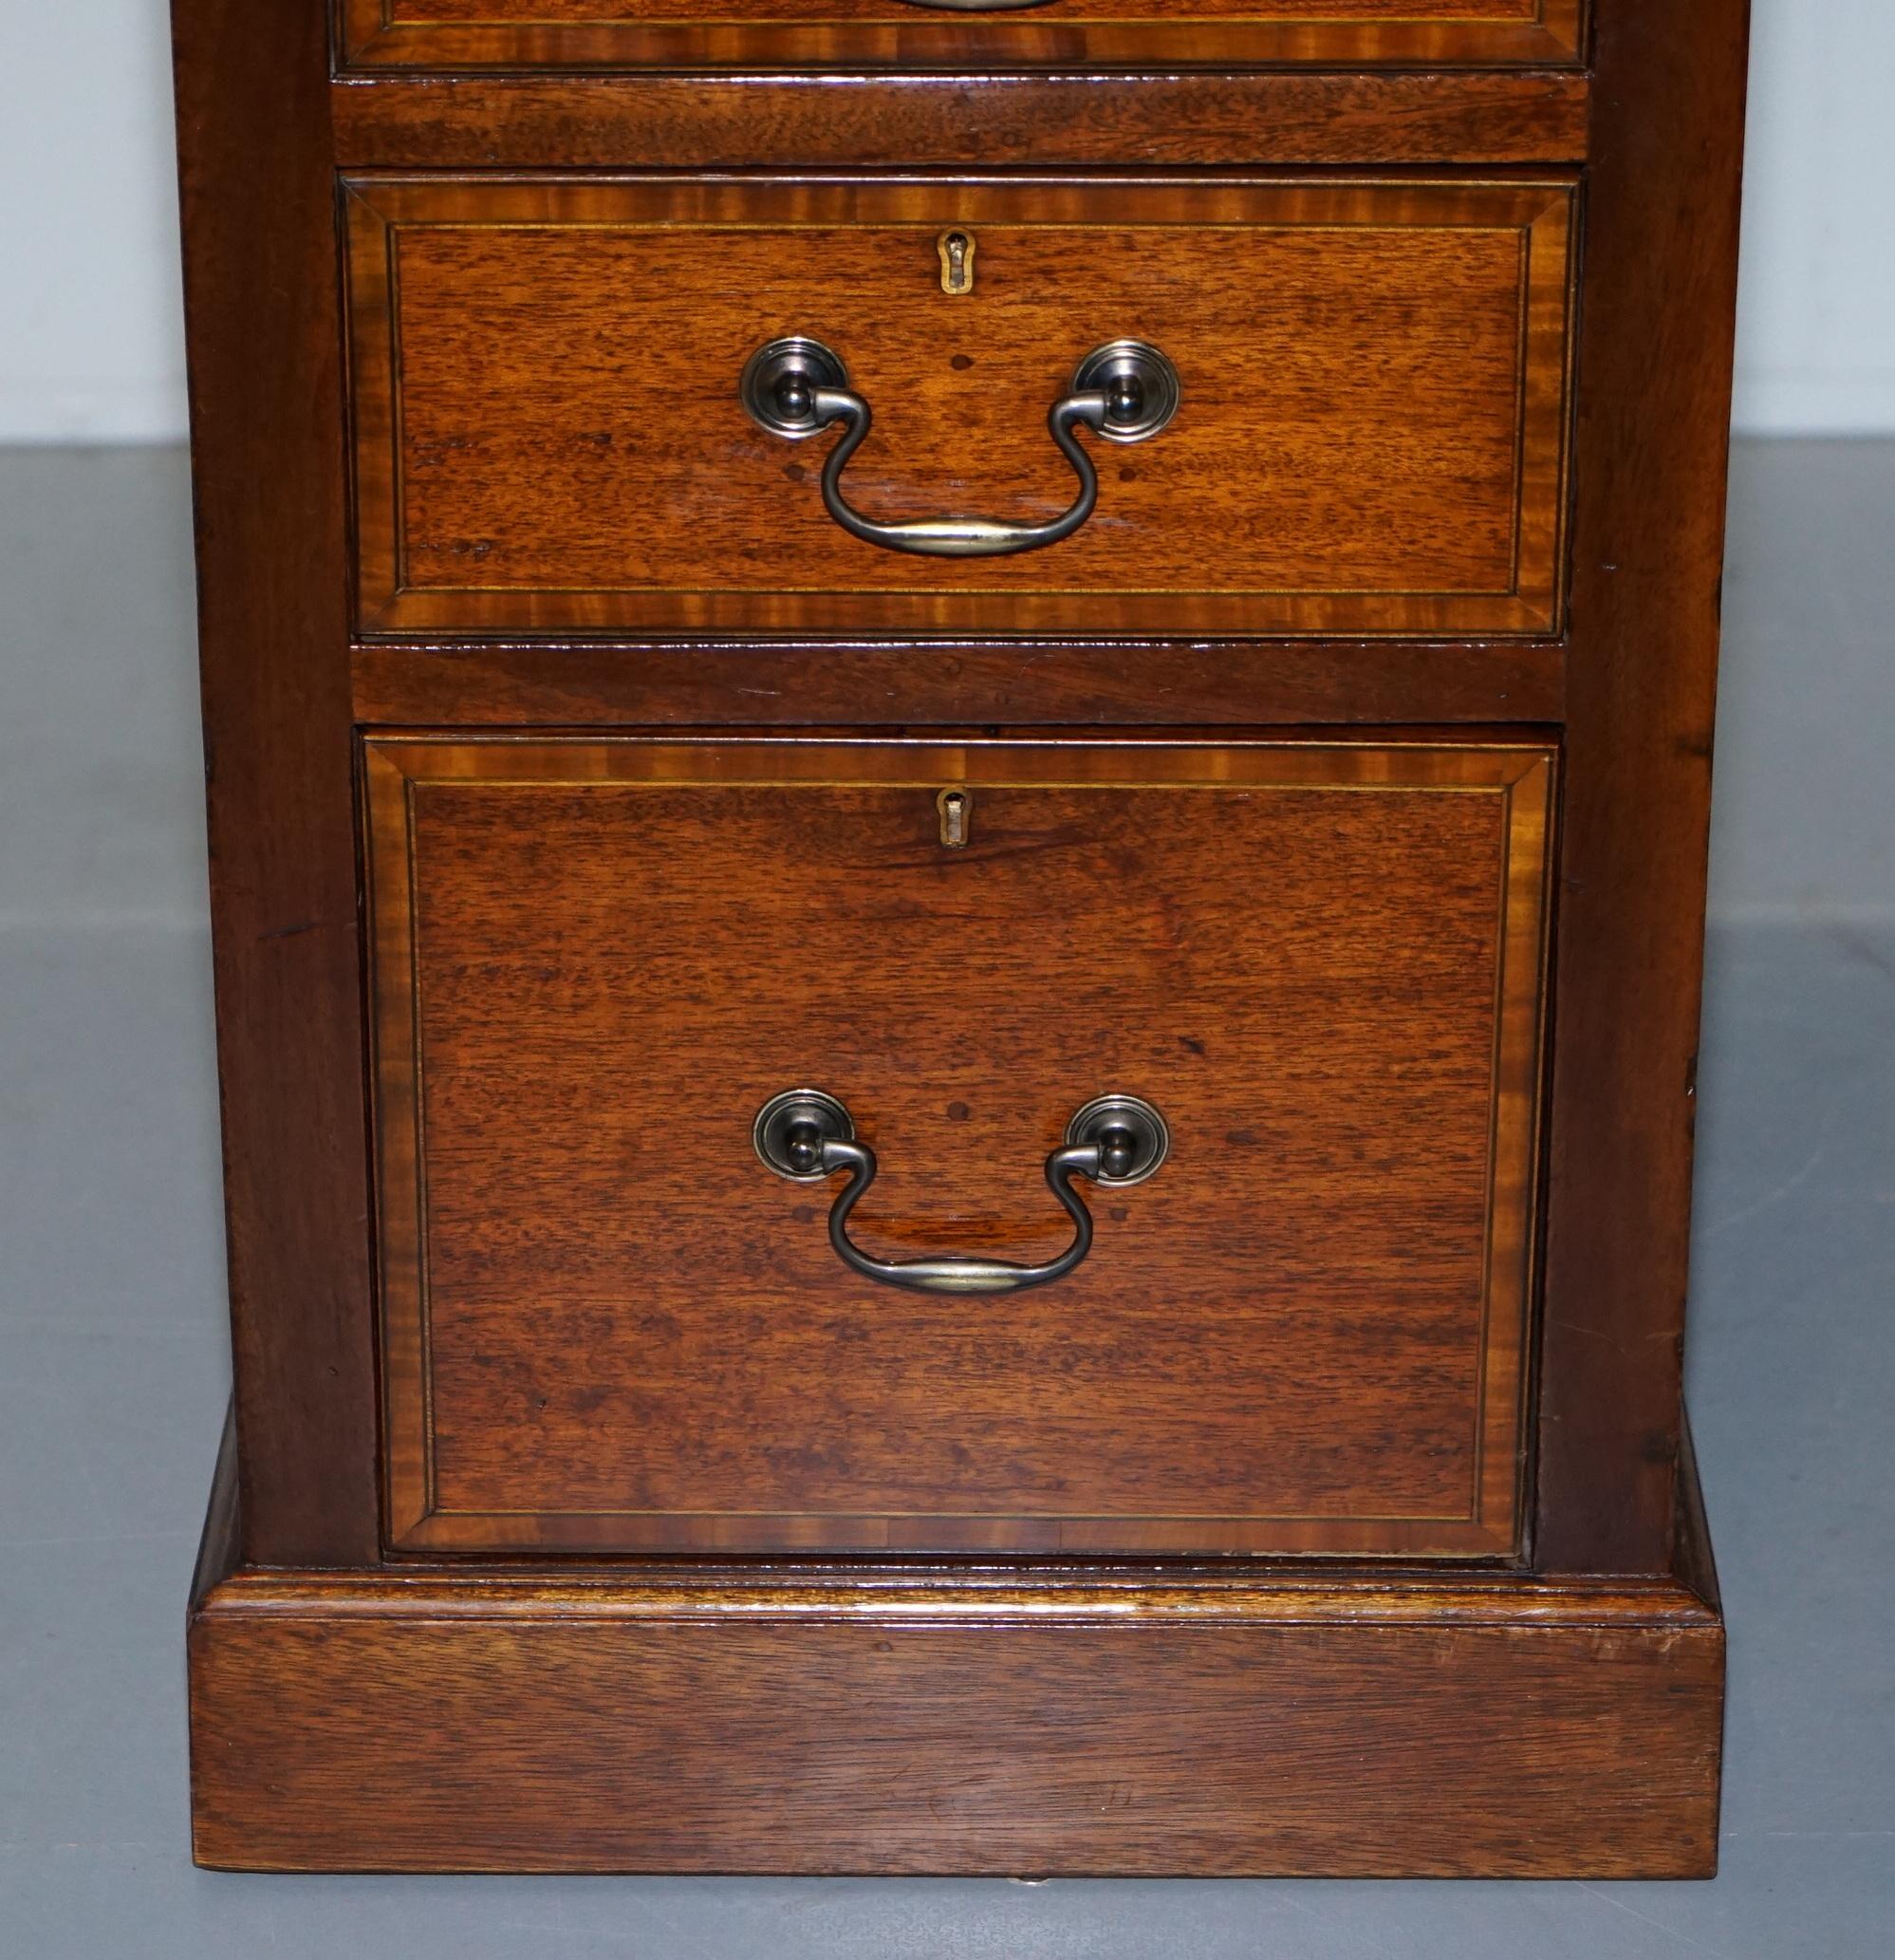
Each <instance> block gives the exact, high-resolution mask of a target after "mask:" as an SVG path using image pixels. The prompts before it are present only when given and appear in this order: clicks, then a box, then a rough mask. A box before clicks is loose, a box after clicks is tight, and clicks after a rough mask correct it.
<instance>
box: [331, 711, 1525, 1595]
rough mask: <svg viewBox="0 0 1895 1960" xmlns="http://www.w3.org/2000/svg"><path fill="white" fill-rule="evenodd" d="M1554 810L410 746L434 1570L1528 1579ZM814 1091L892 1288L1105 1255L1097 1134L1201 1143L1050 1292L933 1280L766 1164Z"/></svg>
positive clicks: (389, 1263)
mask: <svg viewBox="0 0 1895 1960" xmlns="http://www.w3.org/2000/svg"><path fill="white" fill-rule="evenodd" d="M1551 780H1552V757H1551V753H1550V752H1549V751H1548V750H1546V749H1545V748H1542V747H1537V746H1527V745H1459V746H1445V745H1423V744H1419V743H1407V744H1382V745H1374V744H1362V743H1347V744H1343V743H1310V742H1283V743H1245V744H1222V745H1217V746H1207V745H1191V744H1173V743H1155V742H1113V743H1106V742H1072V743H1060V742H1024V741H1023V742H1002V741H994V742H978V743H962V744H956V743H943V742H936V741H921V742H886V741H883V742H874V741H849V742H835V741H770V740H729V739H726V740H707V741H702V742H689V743H685V742H677V741H647V740H641V739H627V738H620V739H603V740H590V739H586V740H581V739H570V740H544V739H537V738H535V739H511V738H497V739H496V738H484V739H477V740H468V739H454V738H439V737H414V738H409V737H377V738H373V739H371V740H369V741H368V742H367V744H366V747H365V757H364V781H365V792H366V793H365V805H366V822H367V831H368V837H367V844H368V855H369V864H370V874H371V905H372V921H371V924H372V943H373V969H374V974H373V978H374V996H375V1034H376V1059H375V1069H376V1091H377V1123H378V1160H379V1186H380V1210H381V1235H380V1236H381V1288H382V1300H381V1313H382V1343H383V1348H382V1359H383V1377H384V1393H385V1399H386V1437H387V1462H386V1496H387V1505H388V1535H389V1539H390V1541H391V1543H392V1544H394V1545H397V1546H400V1547H409V1548H421V1547H437V1548H447V1549H458V1550H466V1551H496V1552H497V1551H506V1550H518V1549H528V1548H535V1547H564V1548H567V1549H571V1550H584V1551H602V1552H603V1551H623V1550H638V1549H666V1548H670V1549H686V1550H690V1549H698V1550H738V1549H744V1550H763V1549H797V1548H802V1549H810V1550H821V1549H847V1550H881V1549H890V1548H892V1549H903V1550H957V1549H983V1548H984V1549H992V1550H999V1551H1020V1552H1045V1551H1061V1550H1063V1551H1074V1552H1091V1553H1110V1552H1128V1553H1131V1552H1172V1553H1198V1552H1203V1553H1214V1552H1234V1551H1235V1552H1256V1553H1277V1552H1282V1553H1291V1552H1310V1551H1318V1552H1335V1553H1353V1554H1402V1555H1410V1556H1437V1557H1454V1556H1490V1557H1491V1556H1495V1555H1496V1554H1504V1553H1506V1552H1508V1551H1509V1550H1511V1549H1513V1548H1514V1545H1515V1544H1516V1541H1517V1534H1518V1518H1519V1509H1520V1505H1519V1490H1520V1484H1521V1479H1522V1434H1523V1416H1522V1383H1523V1371H1524V1360H1523V1357H1524V1351H1525V1338H1524V1335H1525V1327H1526V1319H1527V1299H1528V1274H1529V1270H1530V1264H1531V1241H1532V1223H1531V1198H1532V1191H1533V1163H1534V1137H1535V1113H1536V1101H1537V1076H1538V1055H1539V1038H1540V1000H1541V993H1542V980H1543V971H1544V950H1543V940H1544V915H1545V881H1546V840H1547V826H1548V816H1549V807H1550V797H1551ZM957 839H958V841H956V840H957ZM802 1088H815V1089H820V1090H822V1091H825V1092H827V1093H828V1094H830V1095H832V1096H833V1097H835V1098H836V1099H837V1100H838V1101H839V1102H840V1103H841V1104H842V1105H844V1106H845V1108H846V1110H847V1111H848V1113H849V1115H850V1116H851V1117H852V1119H853V1122H854V1126H855V1133H856V1136H857V1138H858V1139H859V1140H860V1142H861V1143H862V1144H864V1145H865V1146H867V1147H869V1148H871V1149H872V1150H873V1152H874V1153H875V1157H876V1159H877V1160H878V1162H879V1169H878V1171H877V1174H876V1175H875V1177H874V1179H873V1183H872V1184H871V1185H869V1187H868V1188H867V1190H866V1192H865V1194H864V1196H863V1198H862V1201H861V1203H860V1204H859V1206H858V1207H857V1209H856V1211H855V1213H854V1215H853V1216H852V1217H851V1218H850V1220H849V1221H848V1231H849V1233H850V1234H851V1236H852V1241H853V1242H854V1243H855V1244H856V1245H857V1246H858V1247H859V1248H860V1252H861V1256H862V1257H863V1258H864V1259H866V1260H874V1261H879V1262H884V1263H887V1262H900V1261H907V1260H927V1259H934V1258H937V1257H939V1256H947V1255H954V1256H957V1257H959V1258H962V1259H977V1260H987V1261H990V1262H991V1261H996V1260H997V1261H1011V1262H1014V1263H1028V1264H1031V1263H1038V1262H1046V1261H1050V1260H1056V1259H1058V1258H1059V1256H1060V1255H1061V1254H1062V1253H1063V1252H1064V1251H1065V1250H1066V1249H1067V1248H1068V1244H1069V1242H1070V1241H1072V1240H1073V1237H1074V1225H1073V1223H1072V1221H1071V1220H1069V1219H1068V1216H1067V1215H1066V1213H1065V1212H1064V1211H1063V1210H1062V1208H1061V1206H1060V1204H1056V1203H1055V1202H1054V1198H1053V1195H1052V1194H1051V1193H1050V1191H1049V1189H1048V1185H1047V1184H1046V1182H1045V1181H1044V1180H1043V1178H1042V1175H1041V1167H1042V1166H1043V1165H1044V1164H1045V1163H1046V1161H1047V1160H1048V1158H1049V1155H1050V1153H1051V1152H1053V1151H1055V1150H1057V1149H1059V1148H1061V1144H1062V1138H1063V1135H1064V1133H1065V1130H1066V1127H1067V1125H1068V1119H1069V1118H1071V1117H1072V1116H1073V1114H1074V1112H1075V1111H1079V1110H1080V1109H1081V1108H1082V1106H1084V1105H1086V1104H1087V1103H1088V1102H1090V1101H1091V1100H1092V1099H1093V1098H1095V1097H1098V1096H1101V1095H1104V1094H1108V1093H1118V1094H1126V1095H1131V1096H1136V1097H1139V1098H1143V1100H1144V1101H1145V1102H1147V1103H1149V1104H1150V1105H1151V1106H1153V1107H1154V1108H1155V1109H1157V1110H1158V1111H1160V1112H1161V1115H1162V1118H1163V1120H1164V1123H1165V1125H1166V1127H1167V1129H1168V1130H1169V1144H1170V1148H1169V1154H1168V1156H1167V1157H1166V1158H1165V1160H1164V1161H1163V1163H1162V1164H1161V1166H1160V1167H1159V1168H1158V1169H1157V1171H1156V1172H1155V1173H1154V1174H1153V1175H1152V1176H1150V1177H1149V1178H1148V1179H1146V1180H1145V1181H1143V1182H1142V1183H1139V1184H1137V1185H1135V1186H1134V1185H1118V1184H1114V1183H1111V1182H1109V1181H1094V1180H1093V1179H1091V1178H1090V1177H1088V1176H1087V1175H1086V1174H1084V1173H1083V1172H1082V1173H1080V1174H1076V1175H1075V1176H1074V1177H1073V1179H1072V1183H1073V1187H1074V1189H1075V1191H1076V1193H1077V1195H1078V1198H1079V1199H1081V1200H1083V1201H1084V1203H1085V1204H1087V1205H1088V1206H1089V1210H1090V1215H1091V1217H1092V1219H1093V1220H1094V1221H1095V1223H1096V1239H1095V1241H1094V1242H1093V1244H1092V1246H1091V1249H1090V1252H1089V1254H1088V1255H1087V1257H1086V1258H1085V1259H1084V1260H1082V1261H1081V1262H1079V1263H1078V1264H1077V1265H1076V1266H1074V1267H1073V1269H1072V1270H1071V1271H1070V1272H1068V1273H1067V1274H1065V1276H1064V1277H1061V1278H1059V1279H1056V1280H1054V1281H1052V1282H1051V1283H1047V1284H1042V1285H1037V1286H1034V1287H1031V1289H1023V1290H1013V1291H999V1292H982V1291H972V1292H970V1291H965V1290H960V1287H961V1285H963V1284H964V1283H965V1279H966V1275H965V1271H964V1269H960V1270H958V1271H957V1272H955V1273H950V1274H949V1275H947V1276H946V1278H945V1279H944V1281H943V1283H945V1284H948V1285H950V1286H952V1287H954V1289H955V1290H946V1291H938V1290H920V1291H917V1290H910V1288H908V1287H906V1286H901V1287H898V1286H895V1285H890V1284H886V1283H882V1281H880V1280H878V1279H876V1278H874V1277H870V1276H866V1275H864V1273H861V1272H858V1271H856V1270H853V1269H851V1267H850V1266H848V1265H846V1264H845V1262H844V1260H842V1259H841V1258H839V1257H838V1255H837V1252H836V1251H835V1250H834V1249H832V1247H831V1244H830V1241H829V1238H828V1236H827V1231H826V1219H827V1213H828V1208H829V1206H830V1204H831V1203H832V1202H833V1200H834V1198H835V1197H836V1196H837V1195H838V1194H839V1193H841V1192H842V1191H843V1189H844V1187H845V1178H844V1176H843V1175H841V1174H840V1173H838V1174H834V1175H831V1176H829V1177H827V1178H826V1179H825V1178H822V1177H821V1176H820V1172H818V1175H817V1179H816V1181H813V1182H806V1183H796V1182H790V1181H788V1180H786V1179H785V1178H784V1177H782V1176H779V1175H774V1174H772V1172H771V1169H770V1168H769V1167H768V1166H767V1165H766V1164H765V1163H764V1162H763V1161H761V1159H760V1157H759V1155H758V1153H757V1150H756V1148H754V1141H753V1137H752V1125H753V1122H754V1120H755V1118H756V1116H757V1114H758V1111H760V1110H761V1109H762V1108H763V1107H764V1106H765V1105H766V1104H768V1103H769V1102H770V1100H771V1097H772V1096H773V1095H775V1094H777V1093H778V1092H782V1091H785V1090H793V1089H802ZM909 1277H910V1278H912V1277H913V1276H912V1275H911V1276H909Z"/></svg>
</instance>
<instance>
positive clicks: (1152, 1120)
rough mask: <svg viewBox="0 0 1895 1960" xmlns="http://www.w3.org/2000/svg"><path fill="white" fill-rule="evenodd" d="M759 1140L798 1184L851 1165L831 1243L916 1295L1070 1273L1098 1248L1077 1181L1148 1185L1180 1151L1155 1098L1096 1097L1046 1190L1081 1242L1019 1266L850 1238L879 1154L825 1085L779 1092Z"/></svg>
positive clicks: (1009, 1289)
mask: <svg viewBox="0 0 1895 1960" xmlns="http://www.w3.org/2000/svg"><path fill="white" fill-rule="evenodd" d="M751 1140H752V1143H753V1144H754V1145H755V1147H756V1153H757V1155H758V1156H759V1157H760V1158H762V1159H763V1161H764V1163H766V1164H767V1165H769V1167H771V1170H773V1171H775V1172H776V1174H777V1175H778V1176H779V1177H786V1178H789V1179H790V1180H791V1181H792V1182H793V1183H796V1184H820V1183H821V1182H822V1181H823V1180H824V1179H825V1178H827V1177H832V1176H834V1174H835V1173H836V1172H837V1171H839V1170H845V1171H847V1172H848V1174H849V1181H848V1183H847V1184H846V1185H844V1186H843V1188H842V1191H841V1193H840V1195H839V1196H838V1197H837V1199H836V1202H835V1203H834V1204H832V1205H831V1206H830V1207H829V1243H830V1244H831V1245H832V1246H833V1247H834V1248H835V1253H836V1257H837V1258H838V1259H840V1260H842V1262H843V1264H844V1265H845V1266H847V1267H848V1268H849V1270H850V1271H851V1272H855V1273H860V1274H861V1275H862V1276H863V1278H864V1279H875V1280H879V1281H880V1282H881V1283H882V1285H884V1286H901V1287H905V1288H907V1289H908V1290H909V1291H910V1292H914V1293H1017V1292H1019V1291H1020V1289H1021V1288H1022V1287H1027V1286H1045V1285H1047V1284H1048V1283H1049V1282H1050V1281H1051V1280H1054V1279H1065V1277H1066V1276H1067V1274H1068V1273H1070V1272H1071V1271H1072V1270H1073V1268H1074V1267H1075V1266H1077V1265H1078V1264H1079V1263H1080V1262H1081V1261H1082V1260H1084V1259H1085V1258H1086V1256H1087V1253H1089V1252H1090V1251H1091V1250H1092V1214H1091V1213H1090V1212H1089V1211H1088V1210H1087V1208H1086V1201H1085V1200H1084V1199H1083V1198H1081V1197H1080V1195H1079V1193H1078V1192H1077V1191H1076V1190H1074V1189H1073V1184H1072V1181H1073V1179H1074V1178H1079V1177H1083V1178H1087V1179H1089V1180H1090V1181H1091V1182H1092V1183H1093V1184H1096V1185H1137V1184H1143V1182H1144V1180H1145V1179H1146V1178H1148V1177H1150V1176H1151V1175H1152V1173H1153V1172H1154V1171H1155V1170H1157V1169H1158V1167H1159V1166H1160V1165H1161V1164H1162V1163H1163V1162H1164V1160H1165V1157H1166V1156H1167V1155H1168V1154H1169V1152H1170V1149H1171V1133H1170V1131H1169V1130H1167V1129H1166V1128H1165V1126H1164V1118H1163V1117H1162V1116H1161V1115H1160V1114H1159V1113H1158V1111H1156V1110H1155V1109H1153V1108H1152V1106H1151V1105H1150V1104H1149V1103H1147V1102H1142V1101H1141V1100H1140V1099H1139V1098H1138V1097H1137V1096H1135V1095H1101V1096H1095V1097H1094V1098H1093V1099H1092V1100H1091V1101H1090V1102H1089V1103H1087V1105H1086V1107H1085V1108H1084V1109H1083V1110H1080V1111H1078V1112H1077V1113H1076V1114H1075V1115H1074V1116H1073V1118H1072V1120H1071V1122H1069V1123H1068V1125H1067V1126H1066V1140H1065V1142H1064V1143H1062V1144H1061V1145H1060V1147H1059V1148H1058V1149H1056V1150H1054V1151H1053V1153H1052V1154H1051V1155H1050V1157H1049V1158H1048V1159H1047V1161H1046V1181H1047V1186H1048V1188H1049V1189H1050V1191H1051V1192H1052V1194H1053V1196H1054V1197H1055V1198H1057V1199H1058V1200H1059V1202H1060V1204H1061V1206H1062V1208H1063V1209H1064V1210H1065V1212H1066V1214H1067V1216H1068V1218H1069V1219H1071V1221H1072V1225H1073V1234H1072V1242H1071V1244H1069V1245H1068V1247H1067V1248H1066V1250H1065V1251H1064V1252H1062V1253H1061V1254H1060V1255H1059V1256H1058V1258H1057V1259H1050V1260H1046V1261H1045V1262H1044V1263H1043V1264H1040V1265H1016V1264H1014V1263H1013V1261H1012V1260H998V1259H975V1258H971V1257H969V1256H967V1255H965V1254H960V1253H942V1254H937V1255H935V1256H934V1257H932V1258H928V1259H908V1260H882V1259H876V1258H875V1257H874V1256H873V1255H872V1254H869V1253H866V1252H864V1251H863V1249H862V1247H861V1246H859V1245H858V1244H856V1242H855V1241H854V1240H852V1239H851V1238H850V1237H849V1235H848V1217H849V1213H850V1212H852V1211H853V1210H854V1209H855V1207H856V1205H857V1204H859V1203H861V1201H862V1197H863V1194H864V1192H865V1191H866V1190H867V1189H868V1187H869V1185H872V1184H873V1183H874V1182H875V1172H876V1162H875V1152H874V1151H873V1150H871V1149H870V1148H868V1146H867V1145H866V1144H862V1143H858V1142H857V1141H856V1136H855V1123H854V1120H853V1118H852V1117H851V1116H850V1115H849V1112H848V1111H847V1110H845V1108H844V1107H843V1105H842V1104H841V1103H839V1102H838V1101H837V1100H836V1098H835V1097H834V1096H832V1095H826V1094H825V1093H824V1092H823V1091H821V1090H820V1089H786V1090H785V1091H784V1092H782V1093H781V1094H780V1095H773V1096H771V1099H770V1100H769V1101H768V1102H767V1103H765V1104H764V1106H763V1108H762V1109H761V1110H759V1111H757V1114H756V1122H755V1123H754V1124H753V1125H752V1131H751Z"/></svg>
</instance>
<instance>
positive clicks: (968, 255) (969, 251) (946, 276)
mask: <svg viewBox="0 0 1895 1960" xmlns="http://www.w3.org/2000/svg"><path fill="white" fill-rule="evenodd" d="M936 249H937V250H938V252H939V253H940V255H941V290H942V291H943V292H954V293H962V292H972V291H973V290H974V234H973V233H971V232H960V231H955V232H943V233H941V235H940V237H939V238H938V239H937V240H936Z"/></svg>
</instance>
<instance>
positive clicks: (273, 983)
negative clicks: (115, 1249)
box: [176, 0, 378, 1565]
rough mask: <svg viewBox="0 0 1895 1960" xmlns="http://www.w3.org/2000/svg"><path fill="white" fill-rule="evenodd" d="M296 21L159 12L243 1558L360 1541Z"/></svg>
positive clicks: (367, 1275) (326, 443) (310, 153)
mask: <svg viewBox="0 0 1895 1960" xmlns="http://www.w3.org/2000/svg"><path fill="white" fill-rule="evenodd" d="M323 13H324V9H322V8H321V7H317V6H309V5H307V4H304V0H296V4H290V5H286V4H278V5H273V6H269V7H262V6H259V5H258V4H257V0H181V4H180V5H179V6H178V8H177V11H176V47H177V56H178V67H177V137H178V158H179V172H180V181H181V190H182V197H183V215H184V285H185V315H186V324H187V327H188V329H189V334H190V350H191V432H192V460H193V470H194V477H195V499H196V505H195V512H196V543H197V626H198V639H199V646H200V658H201V663H202V672H203V689H204V765H205V778H206V782H207V786H208V793H209V817H210V848H211V919H212V926H213V935H214V948H215V963H216V993H217V1063H218V1077H219V1087H220V1095H221V1104H222V1113H223V1127H224V1199H225V1211H226V1218H227V1221H228V1243H229V1258H230V1284H231V1316H232V1337H233V1345H234V1350H235V1362H236V1397H237V1429H238V1433H239V1435H240V1436H241V1437H242V1439H243V1442H244V1452H243V1484H244V1532H245V1549H246V1552H247V1553H248V1556H249V1557H251V1559H256V1560H258V1561H260V1562H262V1563H265V1564H270V1563H277V1564H282V1563H296V1562H302V1563H308V1564H318V1565H323V1564H343V1563H347V1562H349V1561H350V1560H360V1559H372V1558H374V1557H375V1555H376V1551H377V1546H378V1535H377V1529H376V1500H375V1492H376V1473H375V1453H376V1427H375V1363H374V1350H373V1333H374V1303H373V1299H372V1297H371V1292H370V1287H371V1267H370V1256H369V1244H368V1230H367V1225H368V1166H367V1162H366V1158H365V1152H364V1148H363V1139H364V1137H365V1136H366V1125H367V1118H366V1112H365V1111H364V1108H363V1098H362V1050H363V1043H364V1040H365V1031H364V1027H363V1022H362V979H361V976H362V946H361V943H360V940H359V938H358V936H357V930H356V920H357V911H356V862H355V822H354V799H353V783H352V775H351V767H350V753H349V725H350V719H351V711H350V703H349V687H348V675H347V668H346V663H345V657H344V648H345V645H346V641H347V633H348V588H347V581H346V577H345V575H344V565H345V563H346V557H347V551H348V542H347V533H346V531H345V525H344V507H345V504H346V492H347V474H346V466H345V463H344V450H343V379H342V343H341V325H340V318H339V314H338V310H337V305H336V294H335V289H334V288H335V262H336V240H335V178H334V173H333V170H332V168H331V166H330V163H329V159H328V121H327V118H328V107H329V94H330V91H329V85H328V83H327V80H326V61H325V54H326V49H325V21H324V18H323ZM266 348H267V349H269V358H268V359H260V358H258V353H259V349H266Z"/></svg>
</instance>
